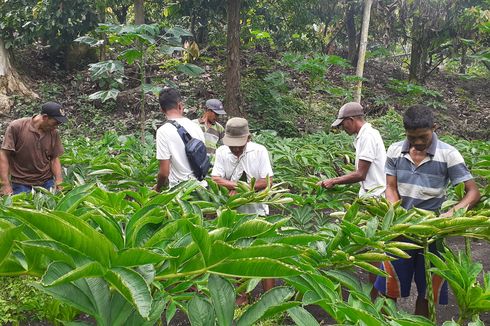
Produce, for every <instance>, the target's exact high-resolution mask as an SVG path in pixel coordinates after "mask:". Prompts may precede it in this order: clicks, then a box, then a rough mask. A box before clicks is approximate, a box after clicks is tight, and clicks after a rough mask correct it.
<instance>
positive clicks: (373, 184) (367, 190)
mask: <svg viewBox="0 0 490 326" xmlns="http://www.w3.org/2000/svg"><path fill="white" fill-rule="evenodd" d="M354 147H355V148H356V169H357V168H358V166H359V160H364V161H368V162H371V165H370V166H369V170H368V173H367V175H366V180H364V181H361V182H360V184H361V189H360V190H359V197H361V196H383V195H384V192H385V190H386V175H385V172H384V167H385V162H386V149H385V145H384V143H383V139H382V138H381V135H380V134H379V131H377V130H376V129H374V128H373V127H372V126H371V124H370V123H365V124H364V125H363V126H362V127H361V129H360V130H359V133H358V134H357V136H356V139H355V140H354Z"/></svg>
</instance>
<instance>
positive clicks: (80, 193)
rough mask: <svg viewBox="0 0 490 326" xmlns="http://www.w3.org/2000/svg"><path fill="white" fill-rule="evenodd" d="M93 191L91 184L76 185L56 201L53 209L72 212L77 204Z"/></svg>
mask: <svg viewBox="0 0 490 326" xmlns="http://www.w3.org/2000/svg"><path fill="white" fill-rule="evenodd" d="M92 191H93V184H86V185H82V186H80V187H76V188H74V189H73V190H71V191H70V192H68V193H67V194H66V195H64V196H63V198H62V199H61V200H60V201H59V202H58V204H57V205H56V208H55V210H58V211H63V212H67V213H72V212H73V211H74V210H75V209H76V208H77V206H78V205H79V204H80V203H81V202H82V201H83V200H84V199H85V198H86V197H87V196H89V195H90V194H91V193H92Z"/></svg>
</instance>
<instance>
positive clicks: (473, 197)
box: [441, 179, 481, 217]
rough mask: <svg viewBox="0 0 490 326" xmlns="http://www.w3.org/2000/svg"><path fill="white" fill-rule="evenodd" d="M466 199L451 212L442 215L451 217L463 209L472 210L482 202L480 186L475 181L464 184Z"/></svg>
mask: <svg viewBox="0 0 490 326" xmlns="http://www.w3.org/2000/svg"><path fill="white" fill-rule="evenodd" d="M464 192H465V195H464V197H463V198H462V199H461V200H460V201H459V203H457V204H456V205H454V206H453V207H452V208H451V209H450V210H448V211H447V212H445V213H443V214H441V216H444V217H449V216H452V215H453V214H454V212H455V211H457V210H458V209H461V208H472V207H473V206H475V205H476V203H478V201H479V200H480V197H481V196H480V190H478V186H477V185H476V182H475V180H473V179H471V180H468V181H465V182H464Z"/></svg>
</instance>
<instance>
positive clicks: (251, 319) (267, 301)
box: [237, 286, 294, 326]
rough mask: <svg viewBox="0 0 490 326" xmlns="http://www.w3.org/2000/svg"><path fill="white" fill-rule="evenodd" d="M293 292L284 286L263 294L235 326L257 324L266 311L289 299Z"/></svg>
mask: <svg viewBox="0 0 490 326" xmlns="http://www.w3.org/2000/svg"><path fill="white" fill-rule="evenodd" d="M293 294H294V291H293V290H292V289H291V288H289V287H285V286H277V287H275V288H272V289H271V290H270V291H268V292H266V293H264V294H263V295H262V296H261V297H260V299H259V300H257V302H255V303H254V304H252V305H251V306H250V307H249V308H248V309H247V310H246V311H245V312H244V313H243V315H242V316H241V317H240V318H239V319H238V320H237V326H249V325H253V324H254V323H255V322H257V321H258V320H259V319H260V318H262V316H264V314H265V313H266V311H267V310H268V309H270V308H272V307H274V306H278V305H280V304H282V303H283V302H284V301H286V300H288V299H290V298H291V297H292V296H293Z"/></svg>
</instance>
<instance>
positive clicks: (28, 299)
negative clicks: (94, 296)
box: [0, 277, 78, 325]
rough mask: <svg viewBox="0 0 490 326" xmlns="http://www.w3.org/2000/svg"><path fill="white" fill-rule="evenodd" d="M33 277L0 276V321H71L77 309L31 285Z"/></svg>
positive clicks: (11, 322)
mask: <svg viewBox="0 0 490 326" xmlns="http://www.w3.org/2000/svg"><path fill="white" fill-rule="evenodd" d="M35 281H36V279H35V278H33V277H17V278H14V277H0V287H1V288H2V292H1V293H0V323H1V324H2V325H5V324H14V325H15V324H21V323H25V322H32V321H45V320H47V321H50V322H52V323H54V324H55V325H58V322H57V320H65V321H71V320H73V319H74V318H75V317H76V315H77V314H78V311H77V310H75V309H73V308H71V307H69V306H67V305H64V304H60V302H59V301H56V300H54V299H53V298H51V297H50V296H48V295H46V294H44V293H43V292H41V291H39V290H37V289H36V288H35V287H33V286H32V284H31V283H32V282H35Z"/></svg>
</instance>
